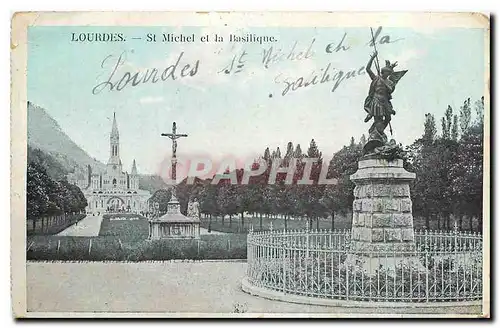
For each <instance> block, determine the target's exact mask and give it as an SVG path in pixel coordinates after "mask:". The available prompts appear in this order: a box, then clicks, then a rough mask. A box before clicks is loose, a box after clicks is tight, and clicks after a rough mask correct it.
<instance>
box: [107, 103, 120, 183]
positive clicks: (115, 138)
mask: <svg viewBox="0 0 500 328" xmlns="http://www.w3.org/2000/svg"><path fill="white" fill-rule="evenodd" d="M120 172H122V161H121V159H120V134H119V133H118V125H117V124H116V113H113V126H112V128H111V134H110V136H109V160H108V173H110V174H111V173H114V174H118V173H120Z"/></svg>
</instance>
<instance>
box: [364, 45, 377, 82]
mask: <svg viewBox="0 0 500 328" xmlns="http://www.w3.org/2000/svg"><path fill="white" fill-rule="evenodd" d="M375 56H377V52H376V51H375V52H374V53H373V54H372V56H371V57H370V60H369V61H368V64H366V72H367V73H368V75H370V79H372V80H375V78H376V77H377V76H376V75H375V74H374V73H373V72H372V63H373V59H375Z"/></svg>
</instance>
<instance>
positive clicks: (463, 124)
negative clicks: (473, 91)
mask: <svg viewBox="0 0 500 328" xmlns="http://www.w3.org/2000/svg"><path fill="white" fill-rule="evenodd" d="M470 124H471V107H470V98H469V99H467V100H466V101H464V104H463V105H462V106H461V107H460V132H461V133H462V135H464V134H466V133H467V131H469V128H470Z"/></svg>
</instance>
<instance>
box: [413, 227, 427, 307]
mask: <svg viewBox="0 0 500 328" xmlns="http://www.w3.org/2000/svg"><path fill="white" fill-rule="evenodd" d="M424 252H425V300H426V302H427V303H428V302H429V243H428V232H427V230H425V242H424ZM410 279H411V277H410ZM410 295H411V290H410ZM410 297H411V296H410Z"/></svg>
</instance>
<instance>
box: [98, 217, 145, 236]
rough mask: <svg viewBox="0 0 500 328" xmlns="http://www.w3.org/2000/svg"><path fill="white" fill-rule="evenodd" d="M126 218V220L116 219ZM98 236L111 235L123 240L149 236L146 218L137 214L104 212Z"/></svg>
mask: <svg viewBox="0 0 500 328" xmlns="http://www.w3.org/2000/svg"><path fill="white" fill-rule="evenodd" d="M117 218H126V220H116V219H117ZM99 236H113V237H116V238H118V239H120V240H121V241H122V242H123V241H141V240H145V239H147V238H148V236H149V223H148V220H147V218H145V217H144V216H141V215H138V214H106V215H104V216H103V220H102V223H101V229H100V230H99Z"/></svg>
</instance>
